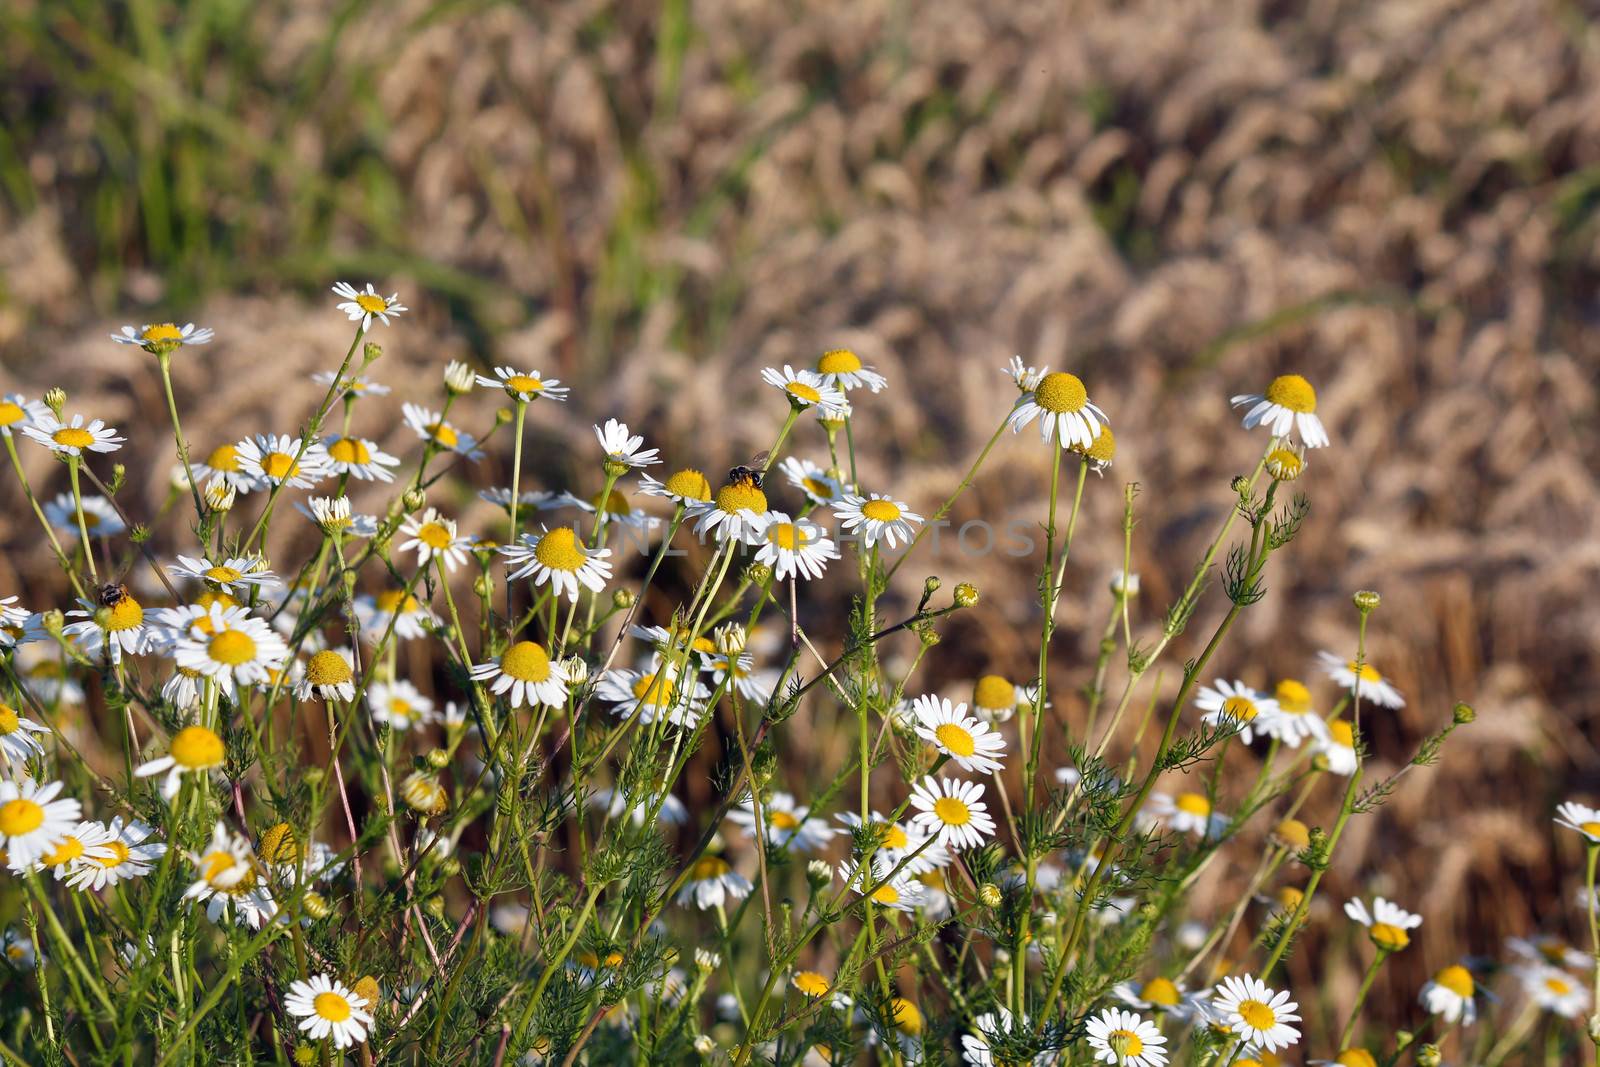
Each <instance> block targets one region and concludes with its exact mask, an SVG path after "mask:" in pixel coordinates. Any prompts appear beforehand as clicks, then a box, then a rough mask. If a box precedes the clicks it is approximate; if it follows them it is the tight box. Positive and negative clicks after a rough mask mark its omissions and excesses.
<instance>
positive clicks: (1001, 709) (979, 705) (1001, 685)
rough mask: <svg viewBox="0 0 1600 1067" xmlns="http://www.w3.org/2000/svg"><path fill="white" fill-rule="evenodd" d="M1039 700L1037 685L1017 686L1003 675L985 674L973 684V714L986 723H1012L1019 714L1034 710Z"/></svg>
mask: <svg viewBox="0 0 1600 1067" xmlns="http://www.w3.org/2000/svg"><path fill="white" fill-rule="evenodd" d="M1038 699H1039V687H1038V686H1036V685H1015V684H1013V683H1012V682H1011V681H1010V680H1009V679H1007V678H1005V677H1004V676H1003V675H999V674H985V675H983V676H982V677H981V678H979V679H978V680H977V681H976V682H974V683H973V686H972V713H973V714H974V715H976V716H977V717H978V718H980V719H982V720H983V721H984V722H986V723H991V724H996V723H1002V722H1010V721H1011V718H1012V716H1014V715H1016V713H1017V712H1019V711H1030V710H1032V708H1033V705H1034V702H1035V701H1037V700H1038ZM1049 706H1050V705H1049V703H1048V702H1047V703H1046V704H1045V707H1047V708H1048V707H1049Z"/></svg>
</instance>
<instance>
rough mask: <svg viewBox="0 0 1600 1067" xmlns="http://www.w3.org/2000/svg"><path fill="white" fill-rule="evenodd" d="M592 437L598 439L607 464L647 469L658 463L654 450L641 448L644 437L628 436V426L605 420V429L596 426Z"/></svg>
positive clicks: (657, 454)
mask: <svg viewBox="0 0 1600 1067" xmlns="http://www.w3.org/2000/svg"><path fill="white" fill-rule="evenodd" d="M594 435H595V436H596V437H598V438H599V439H600V448H601V450H602V451H604V452H605V454H606V462H607V463H620V464H621V465H622V466H624V467H648V466H650V465H652V464H655V463H660V462H661V460H660V458H659V455H660V453H659V452H658V450H656V449H654V448H641V447H640V446H641V445H643V444H644V437H643V436H642V435H640V434H630V433H629V432H628V424H627V423H624V422H618V421H617V420H616V419H607V420H606V425H605V429H601V428H600V427H598V426H596V427H595V428H594Z"/></svg>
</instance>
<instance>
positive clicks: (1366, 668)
mask: <svg viewBox="0 0 1600 1067" xmlns="http://www.w3.org/2000/svg"><path fill="white" fill-rule="evenodd" d="M1317 660H1318V662H1320V663H1321V665H1322V669H1323V671H1324V672H1326V673H1327V675H1328V677H1329V678H1332V679H1333V680H1334V681H1335V682H1338V683H1339V685H1341V686H1343V687H1344V688H1345V689H1349V690H1350V691H1352V692H1355V691H1356V690H1357V689H1359V690H1360V693H1359V695H1360V697H1361V699H1362V700H1370V701H1372V702H1373V703H1375V704H1381V705H1383V706H1384V707H1386V708H1403V707H1405V706H1406V698H1405V697H1403V696H1401V695H1400V690H1398V689H1396V688H1395V687H1394V686H1392V685H1390V684H1389V683H1388V682H1387V681H1385V680H1384V677H1383V675H1382V674H1381V673H1380V672H1379V671H1378V668H1376V667H1374V666H1373V665H1372V664H1370V663H1362V664H1359V665H1358V664H1357V663H1356V661H1355V660H1345V659H1340V658H1339V657H1338V656H1335V655H1334V654H1333V653H1332V652H1318V653H1317Z"/></svg>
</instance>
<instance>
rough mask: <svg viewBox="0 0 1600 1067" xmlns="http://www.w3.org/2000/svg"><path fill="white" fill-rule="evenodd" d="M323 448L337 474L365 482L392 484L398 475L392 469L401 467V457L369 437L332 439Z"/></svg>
mask: <svg viewBox="0 0 1600 1067" xmlns="http://www.w3.org/2000/svg"><path fill="white" fill-rule="evenodd" d="M323 448H324V449H325V450H326V451H327V454H328V466H330V467H332V468H333V472H334V473H335V474H348V475H349V476H350V477H352V478H355V479H358V480H360V481H363V482H392V481H394V472H393V471H391V470H389V468H390V467H398V466H400V460H399V458H398V457H396V456H391V455H390V454H389V453H387V452H385V451H384V450H383V449H381V448H379V447H378V442H376V441H369V440H367V439H366V438H365V437H339V436H333V437H329V438H326V439H325V440H324V441H323Z"/></svg>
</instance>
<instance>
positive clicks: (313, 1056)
mask: <svg viewBox="0 0 1600 1067" xmlns="http://www.w3.org/2000/svg"><path fill="white" fill-rule="evenodd" d="M294 1062H295V1063H296V1064H297V1065H298V1067H314V1065H315V1064H316V1062H317V1046H315V1045H296V1046H295V1048H294Z"/></svg>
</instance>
